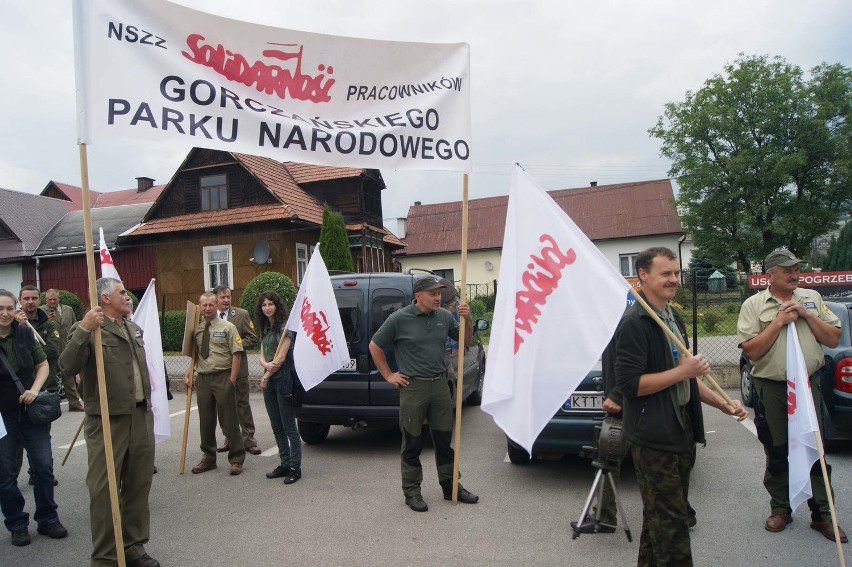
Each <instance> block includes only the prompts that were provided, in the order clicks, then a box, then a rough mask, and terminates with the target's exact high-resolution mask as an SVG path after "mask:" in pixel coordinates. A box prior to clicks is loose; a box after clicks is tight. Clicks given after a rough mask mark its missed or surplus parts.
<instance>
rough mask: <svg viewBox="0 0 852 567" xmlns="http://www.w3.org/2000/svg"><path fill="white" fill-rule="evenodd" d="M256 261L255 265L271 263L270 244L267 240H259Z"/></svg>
mask: <svg viewBox="0 0 852 567" xmlns="http://www.w3.org/2000/svg"><path fill="white" fill-rule="evenodd" d="M252 259H253V260H254V263H255V264H258V265H260V264H266V263H267V262H269V261H270V258H269V243H268V242H267V241H265V240H258V241H257V244H255V245H254V258H252Z"/></svg>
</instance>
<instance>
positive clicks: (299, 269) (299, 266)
mask: <svg viewBox="0 0 852 567" xmlns="http://www.w3.org/2000/svg"><path fill="white" fill-rule="evenodd" d="M300 251H301V252H302V253H303V254H304V259H302V258H299V252H300ZM310 260H311V257H310V255H309V249H308V245H307V244H301V243H299V242H297V243H296V280H297V281H296V285H302V278H304V277H305V272H307V271H308V262H310Z"/></svg>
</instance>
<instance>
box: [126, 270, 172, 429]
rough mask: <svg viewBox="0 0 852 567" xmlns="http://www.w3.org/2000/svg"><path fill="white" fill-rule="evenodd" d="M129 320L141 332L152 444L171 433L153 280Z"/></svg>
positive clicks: (155, 291) (155, 290) (161, 341)
mask: <svg viewBox="0 0 852 567" xmlns="http://www.w3.org/2000/svg"><path fill="white" fill-rule="evenodd" d="M130 320H131V321H133V322H134V323H136V324H137V325H139V326H140V327H141V328H142V331H143V332H144V337H143V339H144V341H145V360H146V361H147V363H148V378H150V380H151V408H152V411H153V412H154V442H155V443H159V442H160V441H164V440H165V439H168V438H169V436H171V434H172V430H171V426H170V425H169V400H168V394H167V393H166V368H165V365H164V364H163V339H162V335H161V333H160V318H159V316H158V313H157V288H156V285H155V284H154V280H153V279H152V280H151V283H149V284H148V289H146V290H145V295H143V296H142V300H141V301H139V306H138V307H137V308H136V312H135V313H134V314H133V315H132V316H131V317H130Z"/></svg>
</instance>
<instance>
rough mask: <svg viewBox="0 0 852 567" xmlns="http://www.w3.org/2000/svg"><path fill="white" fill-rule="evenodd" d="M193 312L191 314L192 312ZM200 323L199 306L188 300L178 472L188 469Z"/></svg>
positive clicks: (184, 333) (184, 341)
mask: <svg viewBox="0 0 852 567" xmlns="http://www.w3.org/2000/svg"><path fill="white" fill-rule="evenodd" d="M190 312H191V314H190ZM197 325H198V306H197V305H195V304H194V303H192V302H191V301H187V302H186V318H185V322H184V331H183V354H188V356H189V357H190V359H189V368H188V369H187V370H186V374H185V375H184V382H183V383H184V384H188V385H187V387H186V411H185V412H184V414H183V438H182V440H181V445H180V465H179V466H178V474H183V473H184V471H185V470H186V440H187V437H188V436H189V411H190V408H191V407H192V389H193V388H192V386H193V384H192V379H193V376H194V375H195V362H196V360H198V349H197V348H196V345H195V327H196V326H197Z"/></svg>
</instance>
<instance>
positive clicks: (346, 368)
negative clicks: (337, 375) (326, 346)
mask: <svg viewBox="0 0 852 567" xmlns="http://www.w3.org/2000/svg"><path fill="white" fill-rule="evenodd" d="M356 370H358V365H357V364H356V363H355V359H354V358H350V359H349V362H347V363H346V364H344V365H343V366H342V367H341V368H340V371H341V372H355V371H356Z"/></svg>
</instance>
